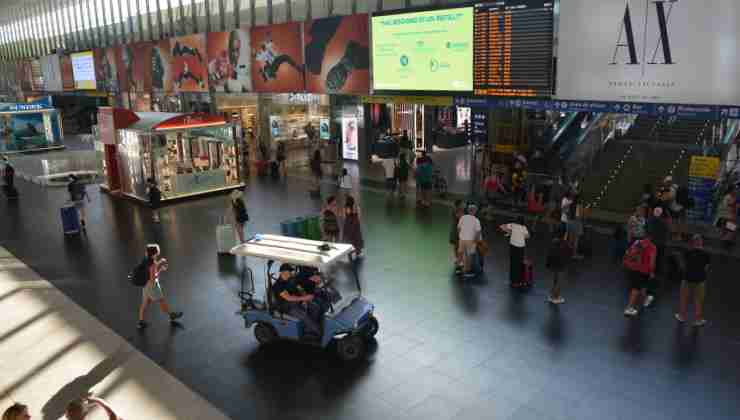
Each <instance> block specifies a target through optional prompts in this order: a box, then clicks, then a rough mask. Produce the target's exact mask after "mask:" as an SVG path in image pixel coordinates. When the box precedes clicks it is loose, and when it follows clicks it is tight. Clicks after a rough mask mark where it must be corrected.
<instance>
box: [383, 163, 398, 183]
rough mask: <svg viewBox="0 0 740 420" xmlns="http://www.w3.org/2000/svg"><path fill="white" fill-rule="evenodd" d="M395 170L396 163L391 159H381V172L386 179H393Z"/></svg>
mask: <svg viewBox="0 0 740 420" xmlns="http://www.w3.org/2000/svg"><path fill="white" fill-rule="evenodd" d="M395 170H396V162H394V161H393V159H383V171H385V177H386V179H389V178H393V174H394V171H395Z"/></svg>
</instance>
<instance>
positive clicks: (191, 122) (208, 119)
mask: <svg viewBox="0 0 740 420" xmlns="http://www.w3.org/2000/svg"><path fill="white" fill-rule="evenodd" d="M223 124H226V118H224V116H223V115H210V114H186V115H179V116H177V117H174V118H170V119H168V120H165V121H162V122H161V123H159V124H157V125H155V126H154V127H153V129H154V130H157V131H161V130H183V129H188V128H200V127H212V126H217V125H223Z"/></svg>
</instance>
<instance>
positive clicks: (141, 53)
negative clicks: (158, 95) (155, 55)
mask: <svg viewBox="0 0 740 420" xmlns="http://www.w3.org/2000/svg"><path fill="white" fill-rule="evenodd" d="M131 52H132V54H133V56H132V58H133V62H132V64H131V75H132V78H131V79H130V82H129V90H133V91H135V92H149V91H151V90H152V43H151V42H138V43H136V44H132V45H131Z"/></svg>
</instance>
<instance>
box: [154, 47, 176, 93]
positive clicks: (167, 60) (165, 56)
mask: <svg viewBox="0 0 740 420" xmlns="http://www.w3.org/2000/svg"><path fill="white" fill-rule="evenodd" d="M171 63H172V55H171V54H170V40H169V39H163V40H161V41H158V42H155V43H154V46H153V47H152V63H151V66H152V69H151V72H152V88H153V89H154V90H157V91H164V92H172V70H171V68H172V67H171Z"/></svg>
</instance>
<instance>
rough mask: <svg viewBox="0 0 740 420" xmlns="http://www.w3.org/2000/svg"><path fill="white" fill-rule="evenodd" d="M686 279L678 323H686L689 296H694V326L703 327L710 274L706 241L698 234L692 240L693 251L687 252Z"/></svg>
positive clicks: (682, 288) (677, 315) (683, 283)
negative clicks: (705, 247) (708, 276)
mask: <svg viewBox="0 0 740 420" xmlns="http://www.w3.org/2000/svg"><path fill="white" fill-rule="evenodd" d="M685 261H686V277H685V278H684V279H683V281H682V282H681V301H680V304H679V311H678V313H677V314H676V320H678V322H686V320H687V319H688V311H689V295H691V294H693V295H694V326H695V327H702V326H704V324H706V323H707V321H706V320H705V319H704V297H705V295H706V286H705V283H706V280H707V274H708V273H709V263H710V257H709V254H708V253H707V252H706V251H705V250H704V239H703V238H702V236H701V235H699V234H697V235H694V237H693V238H692V240H691V249H689V250H688V251H687V252H686V256H685Z"/></svg>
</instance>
